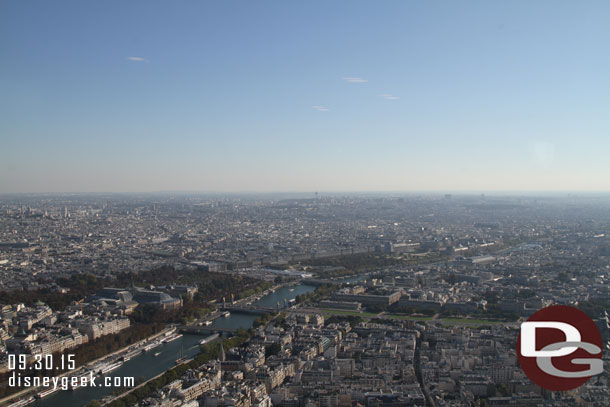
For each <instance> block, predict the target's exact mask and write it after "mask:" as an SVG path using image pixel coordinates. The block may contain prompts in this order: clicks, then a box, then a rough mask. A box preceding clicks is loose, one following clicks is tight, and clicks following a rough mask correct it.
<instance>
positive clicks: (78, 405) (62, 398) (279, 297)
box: [33, 285, 315, 407]
mask: <svg viewBox="0 0 610 407" xmlns="http://www.w3.org/2000/svg"><path fill="white" fill-rule="evenodd" d="M314 289H315V287H312V286H309V285H298V286H294V287H282V288H280V289H278V290H276V291H275V292H274V293H270V294H268V295H266V296H264V297H262V298H261V299H260V300H258V301H256V302H255V304H259V305H262V306H266V307H276V304H277V303H278V302H279V303H280V308H284V299H286V301H290V300H291V299H293V298H295V297H296V296H297V295H300V294H304V293H307V292H310V291H313V290H314ZM256 318H257V316H256V315H247V314H240V313H232V314H231V316H229V317H226V318H218V319H216V320H215V321H214V322H213V323H212V325H210V327H218V328H244V329H248V328H250V327H251V326H252V323H253V322H254V320H255V319H256ZM202 338H203V336H198V335H184V336H182V337H181V338H180V339H177V340H175V341H173V342H170V343H166V344H162V345H160V346H159V347H157V348H155V349H152V350H150V351H149V352H146V353H142V354H140V355H138V356H135V357H133V358H132V359H131V360H129V361H127V362H125V363H124V364H123V365H122V366H121V367H120V368H118V369H117V370H115V371H113V372H111V373H109V374H108V375H110V376H111V377H130V376H132V377H134V378H135V380H136V381H138V379H140V380H148V379H150V378H151V377H154V376H156V375H158V374H160V373H162V372H164V371H166V370H168V369H170V368H171V367H173V366H174V364H175V360H176V357H177V355H178V354H179V353H183V354H184V355H185V356H186V357H187V358H191V357H193V356H195V355H196V354H197V353H198V352H199V341H200V340H201V339H202ZM155 353H159V355H158V356H155ZM98 383H99V379H98ZM98 386H99V384H98ZM113 390H114V388H113V387H85V388H80V389H76V390H74V391H70V390H67V391H66V390H60V391H59V392H57V393H55V394H52V395H50V396H47V397H45V398H44V399H42V400H37V401H36V402H35V403H34V404H33V405H34V406H37V407H82V406H85V405H86V404H88V403H89V402H90V401H92V400H96V399H101V398H102V397H104V396H106V395H108V394H111V393H112V391H113Z"/></svg>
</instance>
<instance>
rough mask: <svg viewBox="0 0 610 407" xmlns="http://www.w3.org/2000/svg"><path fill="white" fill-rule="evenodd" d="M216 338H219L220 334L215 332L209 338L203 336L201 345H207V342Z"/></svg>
mask: <svg viewBox="0 0 610 407" xmlns="http://www.w3.org/2000/svg"><path fill="white" fill-rule="evenodd" d="M216 338H218V334H214V335H211V336H208V337H207V338H203V339H202V340H200V341H199V345H205V344H206V343H210V342H212V341H213V340H214V339H216Z"/></svg>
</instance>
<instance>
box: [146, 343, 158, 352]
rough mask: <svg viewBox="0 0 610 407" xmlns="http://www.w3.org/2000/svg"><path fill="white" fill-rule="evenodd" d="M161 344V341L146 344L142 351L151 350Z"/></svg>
mask: <svg viewBox="0 0 610 407" xmlns="http://www.w3.org/2000/svg"><path fill="white" fill-rule="evenodd" d="M159 345H161V342H153V343H151V344H148V345H146V346H144V348H142V352H148V351H149V350H151V349H153V348H156V347H157V346H159Z"/></svg>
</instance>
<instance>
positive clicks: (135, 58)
mask: <svg viewBox="0 0 610 407" xmlns="http://www.w3.org/2000/svg"><path fill="white" fill-rule="evenodd" d="M127 60H128V61H133V62H148V59H146V58H142V57H127Z"/></svg>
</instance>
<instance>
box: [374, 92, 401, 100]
mask: <svg viewBox="0 0 610 407" xmlns="http://www.w3.org/2000/svg"><path fill="white" fill-rule="evenodd" d="M377 96H379V97H380V98H384V99H386V100H396V99H400V98H399V97H398V96H394V95H392V94H391V93H382V94H381V95H377Z"/></svg>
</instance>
